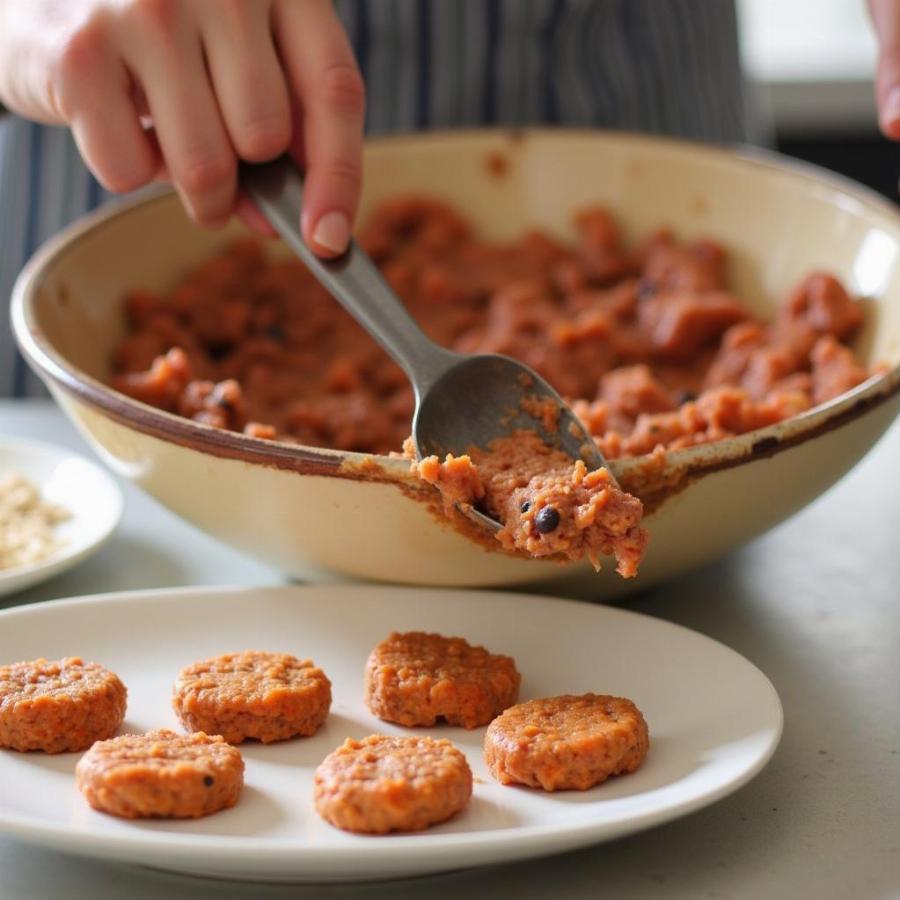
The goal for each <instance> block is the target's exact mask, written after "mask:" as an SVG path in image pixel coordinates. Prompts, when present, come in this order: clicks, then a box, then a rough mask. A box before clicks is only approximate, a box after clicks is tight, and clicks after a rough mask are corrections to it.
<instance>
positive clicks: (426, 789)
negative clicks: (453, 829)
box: [313, 735, 472, 834]
mask: <svg viewBox="0 0 900 900" xmlns="http://www.w3.org/2000/svg"><path fill="white" fill-rule="evenodd" d="M471 796H472V771H471V769H469V764H468V763H467V762H466V758H465V756H463V754H462V753H461V752H460V751H459V750H457V749H456V747H454V746H453V744H451V743H450V741H447V740H435V739H434V738H430V737H387V736H385V735H371V736H369V737H367V738H363V739H362V740H361V741H355V740H351V739H350V738H347V740H346V741H344V743H343V745H342V746H340V747H338V748H337V750H334V751H333V752H331V753H329V754H328V756H326V757H325V759H324V760H323V761H322V763H321V765H320V766H319V767H318V768H317V769H316V773H315V778H314V783H313V798H314V801H315V805H316V810H317V811H318V813H319V815H320V816H322V818H323V819H325V820H326V821H328V822H330V823H331V824H332V825H335V826H336V827H338V828H343V829H344V830H345V831H355V832H360V833H363V834H387V833H388V832H391V831H420V830H422V829H423V828H427V827H428V826H429V825H434V824H436V823H438V822H443V821H445V820H447V819H449V818H450V817H451V816H454V815H456V814H457V813H459V812H461V811H462V810H463V809H465V807H466V806H467V804H468V802H469V798H470V797H471Z"/></svg>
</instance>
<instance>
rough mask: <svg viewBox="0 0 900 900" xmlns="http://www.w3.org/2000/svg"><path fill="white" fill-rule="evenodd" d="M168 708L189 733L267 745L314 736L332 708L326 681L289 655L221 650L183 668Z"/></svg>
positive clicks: (309, 662)
mask: <svg viewBox="0 0 900 900" xmlns="http://www.w3.org/2000/svg"><path fill="white" fill-rule="evenodd" d="M172 706H173V707H174V709H175V712H176V713H177V715H178V718H179V719H181V722H182V724H183V725H184V726H185V728H187V729H188V731H205V732H206V733H207V734H218V735H221V736H222V737H223V738H225V740H226V741H228V743H229V744H240V743H241V742H242V741H245V740H247V739H248V738H250V739H253V740H257V741H262V742H263V743H264V744H268V743H271V742H272V741H283V740H287V739H288V738H292V737H296V736H298V735H311V734H314V733H315V732H316V730H317V729H318V728H319V726H320V725H321V724H322V723H323V722H324V721H325V719H326V717H327V716H328V710H329V709H330V708H331V682H330V681H329V680H328V678H327V677H326V675H325V673H324V672H323V671H322V670H321V669H320V668H318V667H317V666H315V665H314V664H313V662H312V660H309V659H305V660H300V659H297V658H296V657H295V656H291V655H290V654H288V653H262V652H259V651H247V652H245V653H226V654H224V655H222V656H215V657H212V658H211V659H206V660H203V661H202V662H197V663H194V664H193V665H190V666H188V667H187V668H185V669H182V671H181V673H180V674H179V676H178V680H177V681H176V682H175V690H174V693H173V696H172Z"/></svg>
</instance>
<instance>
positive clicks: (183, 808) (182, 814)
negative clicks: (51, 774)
mask: <svg viewBox="0 0 900 900" xmlns="http://www.w3.org/2000/svg"><path fill="white" fill-rule="evenodd" d="M75 781H76V784H77V785H78V789H79V790H80V791H81V793H82V794H84V796H85V798H86V799H87V802H88V803H90V804H91V806H93V807H94V809H99V810H100V811H101V812H106V813H110V814H112V815H114V816H121V817H123V818H125V819H139V818H165V819H196V818H199V817H200V816H208V815H209V814H210V813H214V812H218V811H219V810H220V809H227V808H228V807H229V806H234V804H235V803H237V800H238V797H239V796H240V793H241V788H242V787H243V784H244V760H243V758H242V757H241V754H240V751H239V750H236V749H235V748H234V747H232V746H230V745H229V744H227V743H225V741H224V740H223V739H222V738H221V737H219V736H217V735H208V734H203V732H199V731H198V732H196V733H195V734H188V735H182V734H175V732H174V731H168V730H166V729H162V730H160V731H148V732H147V733H146V734H123V735H121V737H117V738H112V739H111V740H108V741H98V742H97V743H96V744H94V746H93V747H91V749H90V750H88V752H87V753H85V754H84V756H82V757H81V759H80V760H79V761H78V765H77V766H76V767H75Z"/></svg>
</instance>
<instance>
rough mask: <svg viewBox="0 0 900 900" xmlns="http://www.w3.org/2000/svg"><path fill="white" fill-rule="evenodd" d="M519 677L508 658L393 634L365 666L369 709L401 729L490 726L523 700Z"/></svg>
mask: <svg viewBox="0 0 900 900" xmlns="http://www.w3.org/2000/svg"><path fill="white" fill-rule="evenodd" d="M520 681H521V676H520V675H519V672H518V670H517V669H516V664H515V661H514V660H513V659H512V657H510V656H499V655H497V654H494V653H489V652H488V651H487V650H486V649H485V648H484V647H473V646H472V645H471V644H469V643H468V642H467V641H465V640H463V639H462V638H458V637H450V638H448V637H444V636H443V635H440V634H426V633H425V632H422V631H409V632H406V633H405V634H400V633H398V632H396V631H395V632H392V633H391V634H390V635H389V636H388V637H387V638H386V639H385V640H383V641H382V642H381V643H380V644H378V646H377V647H376V648H375V649H374V650H373V651H372V653H371V654H370V656H369V659H368V662H367V663H366V705H367V706H368V707H369V709H370V710H371V711H372V712H373V713H374V714H375V715H376V716H378V717H379V718H381V719H384V720H385V721H387V722H396V723H397V724H398V725H434V723H435V722H436V721H437V720H438V719H439V718H442V719H444V720H445V721H447V722H448V723H449V724H451V725H462V726H463V728H477V727H478V726H479V725H486V724H487V723H488V722H490V721H491V719H492V718H493V717H494V716H496V715H497V713H499V712H502V711H503V710H504V709H506V707H507V706H509V705H510V704H511V703H515V702H516V697H517V696H518V694H519V683H520Z"/></svg>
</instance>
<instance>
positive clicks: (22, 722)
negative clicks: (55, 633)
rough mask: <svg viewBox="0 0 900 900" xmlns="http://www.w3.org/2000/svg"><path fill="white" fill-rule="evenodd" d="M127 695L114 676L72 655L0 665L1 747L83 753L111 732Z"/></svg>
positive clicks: (114, 729) (115, 726)
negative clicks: (77, 751) (82, 751)
mask: <svg viewBox="0 0 900 900" xmlns="http://www.w3.org/2000/svg"><path fill="white" fill-rule="evenodd" d="M127 693H128V692H127V691H126V690H125V685H124V684H122V682H121V681H120V680H119V678H118V676H117V675H114V674H113V673H112V672H110V671H109V670H108V669H104V668H103V666H100V665H98V664H97V663H93V662H87V663H86V662H84V661H83V660H82V659H80V658H79V657H77V656H67V657H65V658H64V659H59V660H47V659H35V660H33V661H31V662H19V663H13V664H12V665H8V666H0V747H10V748H12V749H13V750H43V751H45V752H46V753H65V752H73V751H76V750H85V749H87V748H88V747H90V746H91V744H93V743H94V741H97V740H103V739H104V738H108V737H112V735H114V734H115V733H116V729H117V728H118V727H119V725H121V724H122V719H124V718H125V702H126V695H127Z"/></svg>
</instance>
